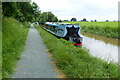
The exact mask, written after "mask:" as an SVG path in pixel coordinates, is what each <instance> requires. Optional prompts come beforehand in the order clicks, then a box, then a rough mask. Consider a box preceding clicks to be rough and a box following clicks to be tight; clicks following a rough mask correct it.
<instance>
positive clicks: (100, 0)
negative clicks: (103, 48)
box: [32, 0, 119, 20]
mask: <svg viewBox="0 0 120 80" xmlns="http://www.w3.org/2000/svg"><path fill="white" fill-rule="evenodd" d="M32 1H35V2H36V3H37V4H38V6H39V7H40V10H41V11H42V12H45V11H51V12H53V13H54V14H55V15H56V16H57V17H58V18H59V19H62V20H64V19H68V20H70V19H71V18H72V17H76V18H77V20H81V19H83V18H86V19H87V20H95V19H96V20H107V19H108V20H117V19H118V1H119V0H32Z"/></svg>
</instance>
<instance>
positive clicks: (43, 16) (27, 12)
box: [2, 2, 58, 23]
mask: <svg viewBox="0 0 120 80" xmlns="http://www.w3.org/2000/svg"><path fill="white" fill-rule="evenodd" d="M2 10H3V12H2V14H3V16H5V17H13V18H15V19H17V20H18V21H20V22H25V21H26V22H39V23H45V22H47V21H49V22H56V21H58V19H57V17H56V16H55V15H54V14H53V13H52V12H43V13H41V10H40V9H39V7H38V5H37V4H36V3H35V2H33V3H31V2H3V3H2Z"/></svg>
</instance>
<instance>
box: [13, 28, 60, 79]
mask: <svg viewBox="0 0 120 80" xmlns="http://www.w3.org/2000/svg"><path fill="white" fill-rule="evenodd" d="M46 49H47V48H46V47H45V45H44V43H43V41H42V38H41V36H40V35H39V33H38V32H37V30H36V29H35V28H30V30H29V33H28V37H27V40H26V43H25V47H24V51H23V53H22V55H21V59H20V60H19V61H18V64H17V66H16V69H15V73H14V74H13V75H12V78H56V76H57V75H58V73H56V72H55V70H54V66H53V64H51V58H50V57H48V53H47V52H45V50H46Z"/></svg>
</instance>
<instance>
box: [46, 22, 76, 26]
mask: <svg viewBox="0 0 120 80" xmlns="http://www.w3.org/2000/svg"><path fill="white" fill-rule="evenodd" d="M45 24H48V25H51V26H66V25H76V24H70V23H57V22H46V23H45Z"/></svg>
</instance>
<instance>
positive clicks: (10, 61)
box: [0, 17, 28, 78]
mask: <svg viewBox="0 0 120 80" xmlns="http://www.w3.org/2000/svg"><path fill="white" fill-rule="evenodd" d="M27 27H28V23H24V25H23V24H21V23H20V22H18V21H17V20H15V19H13V18H6V17H5V18H3V24H2V62H3V63H2V77H3V78H8V77H10V74H11V73H12V72H13V70H14V67H15V65H16V61H17V60H19V59H20V57H19V56H20V53H21V51H22V50H23V46H24V42H25V39H26V36H27V32H28V28H27ZM0 64H1V63H0Z"/></svg>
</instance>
